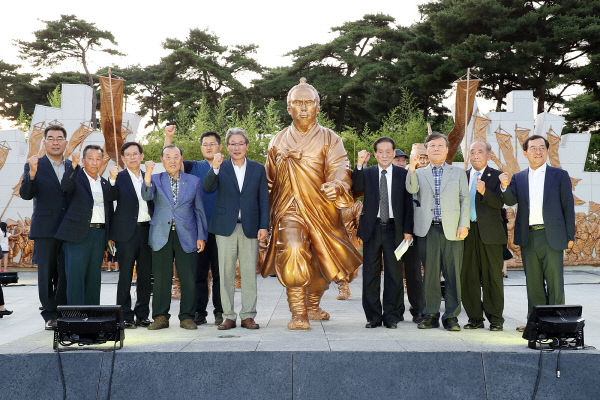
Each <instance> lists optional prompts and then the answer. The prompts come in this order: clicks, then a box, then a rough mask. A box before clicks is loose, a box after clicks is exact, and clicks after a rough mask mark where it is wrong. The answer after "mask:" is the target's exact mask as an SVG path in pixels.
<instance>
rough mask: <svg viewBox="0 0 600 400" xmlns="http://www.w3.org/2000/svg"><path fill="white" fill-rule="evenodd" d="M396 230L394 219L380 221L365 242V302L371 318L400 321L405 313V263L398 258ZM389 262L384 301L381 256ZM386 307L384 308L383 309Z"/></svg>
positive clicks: (363, 293) (384, 285)
mask: <svg viewBox="0 0 600 400" xmlns="http://www.w3.org/2000/svg"><path fill="white" fill-rule="evenodd" d="M395 237H396V231H395V227H394V224H393V222H392V223H388V224H381V223H379V224H377V225H376V226H375V230H374V231H373V235H372V236H371V238H370V239H369V240H368V241H365V242H363V291H362V305H363V309H364V311H365V316H366V317H367V321H371V322H380V321H382V320H383V321H384V322H386V323H396V322H398V321H401V320H402V319H403V316H402V315H403V314H404V282H403V280H402V263H401V262H400V261H398V260H396V256H395V255H394V250H396V246H395V245H394V244H395V242H396V240H395ZM382 253H383V261H384V263H385V272H384V274H383V305H382V302H381V300H380V287H381V257H382ZM382 309H383V312H382Z"/></svg>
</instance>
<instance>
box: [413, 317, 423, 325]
mask: <svg viewBox="0 0 600 400" xmlns="http://www.w3.org/2000/svg"><path fill="white" fill-rule="evenodd" d="M421 321H423V316H422V315H413V317H412V322H414V323H415V324H418V323H419V322H421Z"/></svg>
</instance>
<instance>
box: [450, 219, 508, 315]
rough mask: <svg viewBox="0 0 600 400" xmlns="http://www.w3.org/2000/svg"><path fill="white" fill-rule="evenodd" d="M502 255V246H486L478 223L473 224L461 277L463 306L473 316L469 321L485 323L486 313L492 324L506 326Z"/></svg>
mask: <svg viewBox="0 0 600 400" xmlns="http://www.w3.org/2000/svg"><path fill="white" fill-rule="evenodd" d="M502 253H503V248H502V245H501V244H485V243H483V242H482V241H481V238H480V237H479V226H478V224H477V222H471V228H470V229H469V236H467V238H466V239H465V254H464V257H463V264H462V269H461V276H460V280H461V284H462V303H463V306H464V307H465V311H466V312H467V315H468V316H469V322H472V323H480V322H483V313H484V312H485V316H486V317H487V319H488V321H490V323H492V324H499V325H502V324H503V323H504V318H503V317H502V312H503V310H504V282H503V280H502V279H503V277H502V266H503V264H504V258H503V254H502ZM482 292H483V296H482ZM482 297H483V301H482Z"/></svg>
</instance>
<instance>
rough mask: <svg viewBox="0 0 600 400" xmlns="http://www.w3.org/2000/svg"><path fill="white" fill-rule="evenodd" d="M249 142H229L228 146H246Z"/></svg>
mask: <svg viewBox="0 0 600 400" xmlns="http://www.w3.org/2000/svg"><path fill="white" fill-rule="evenodd" d="M246 145H247V143H228V144H227V147H244V146H246Z"/></svg>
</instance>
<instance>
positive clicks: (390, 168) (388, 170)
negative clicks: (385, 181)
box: [377, 164, 394, 175]
mask: <svg viewBox="0 0 600 400" xmlns="http://www.w3.org/2000/svg"><path fill="white" fill-rule="evenodd" d="M393 166H394V164H390V165H388V167H387V168H386V169H385V170H386V171H387V174H388V175H390V174H391V173H392V167H393ZM377 168H378V169H379V174H380V175H381V171H383V168H381V165H379V164H377Z"/></svg>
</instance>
